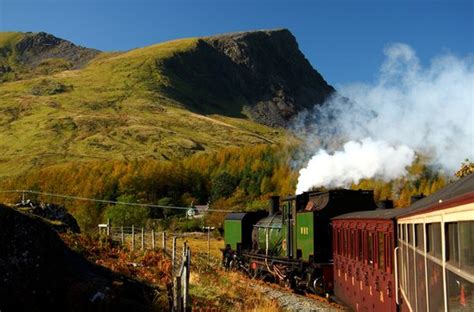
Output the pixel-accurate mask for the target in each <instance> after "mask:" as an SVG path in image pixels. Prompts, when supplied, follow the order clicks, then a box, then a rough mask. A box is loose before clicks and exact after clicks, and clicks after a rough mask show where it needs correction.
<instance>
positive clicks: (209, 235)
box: [207, 226, 211, 265]
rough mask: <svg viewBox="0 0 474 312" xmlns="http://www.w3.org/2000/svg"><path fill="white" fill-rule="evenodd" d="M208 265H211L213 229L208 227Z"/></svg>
mask: <svg viewBox="0 0 474 312" xmlns="http://www.w3.org/2000/svg"><path fill="white" fill-rule="evenodd" d="M207 263H208V264H209V265H210V264H211V227H210V226H208V227H207Z"/></svg>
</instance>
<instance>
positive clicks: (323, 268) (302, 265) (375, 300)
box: [223, 174, 474, 311]
mask: <svg viewBox="0 0 474 312" xmlns="http://www.w3.org/2000/svg"><path fill="white" fill-rule="evenodd" d="M414 199H418V200H416V201H414V202H413V203H412V204H411V205H410V206H409V207H407V208H402V209H393V205H391V202H390V201H383V202H381V203H379V205H376V203H375V202H374V199H373V193H372V191H364V190H359V191H355V190H331V191H327V192H305V193H303V194H300V195H296V196H292V197H288V198H285V199H283V200H281V201H280V199H279V197H277V196H274V197H271V198H270V200H269V201H270V205H269V210H268V212H265V211H256V212H245V213H230V214H228V215H227V216H226V219H225V221H224V241H225V248H224V249H223V262H224V265H225V266H226V268H229V269H233V268H237V269H241V270H244V271H245V272H247V273H248V274H249V275H250V276H252V277H259V278H263V279H267V280H272V281H277V282H280V283H282V284H284V285H286V286H289V287H292V288H295V289H299V290H303V291H308V292H315V293H326V294H329V293H333V294H334V295H335V296H336V297H337V298H339V299H340V300H342V301H343V302H345V303H346V304H347V305H348V306H350V307H351V308H353V309H354V310H356V311H474V286H473V283H474V252H473V250H474V174H471V175H470V176H467V177H465V178H463V179H460V180H458V181H456V182H454V183H451V184H449V185H448V186H447V187H445V188H444V189H442V190H440V191H438V192H436V193H434V194H432V195H430V196H428V197H424V198H421V199H420V198H414Z"/></svg>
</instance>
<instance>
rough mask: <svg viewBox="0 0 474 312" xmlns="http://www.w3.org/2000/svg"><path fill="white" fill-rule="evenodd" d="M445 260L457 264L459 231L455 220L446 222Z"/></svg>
mask: <svg viewBox="0 0 474 312" xmlns="http://www.w3.org/2000/svg"><path fill="white" fill-rule="evenodd" d="M445 232H446V233H445V237H446V260H447V261H449V262H450V263H451V264H452V265H455V266H459V233H458V224H457V222H450V223H446V225H445Z"/></svg>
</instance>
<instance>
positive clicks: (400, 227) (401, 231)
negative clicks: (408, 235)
mask: <svg viewBox="0 0 474 312" xmlns="http://www.w3.org/2000/svg"><path fill="white" fill-rule="evenodd" d="M398 239H400V240H403V230H402V225H401V224H399V225H398Z"/></svg>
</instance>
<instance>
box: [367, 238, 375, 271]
mask: <svg viewBox="0 0 474 312" xmlns="http://www.w3.org/2000/svg"><path fill="white" fill-rule="evenodd" d="M373 252H374V241H373V237H372V233H368V235H367V260H368V261H369V264H372V263H374V255H373Z"/></svg>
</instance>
